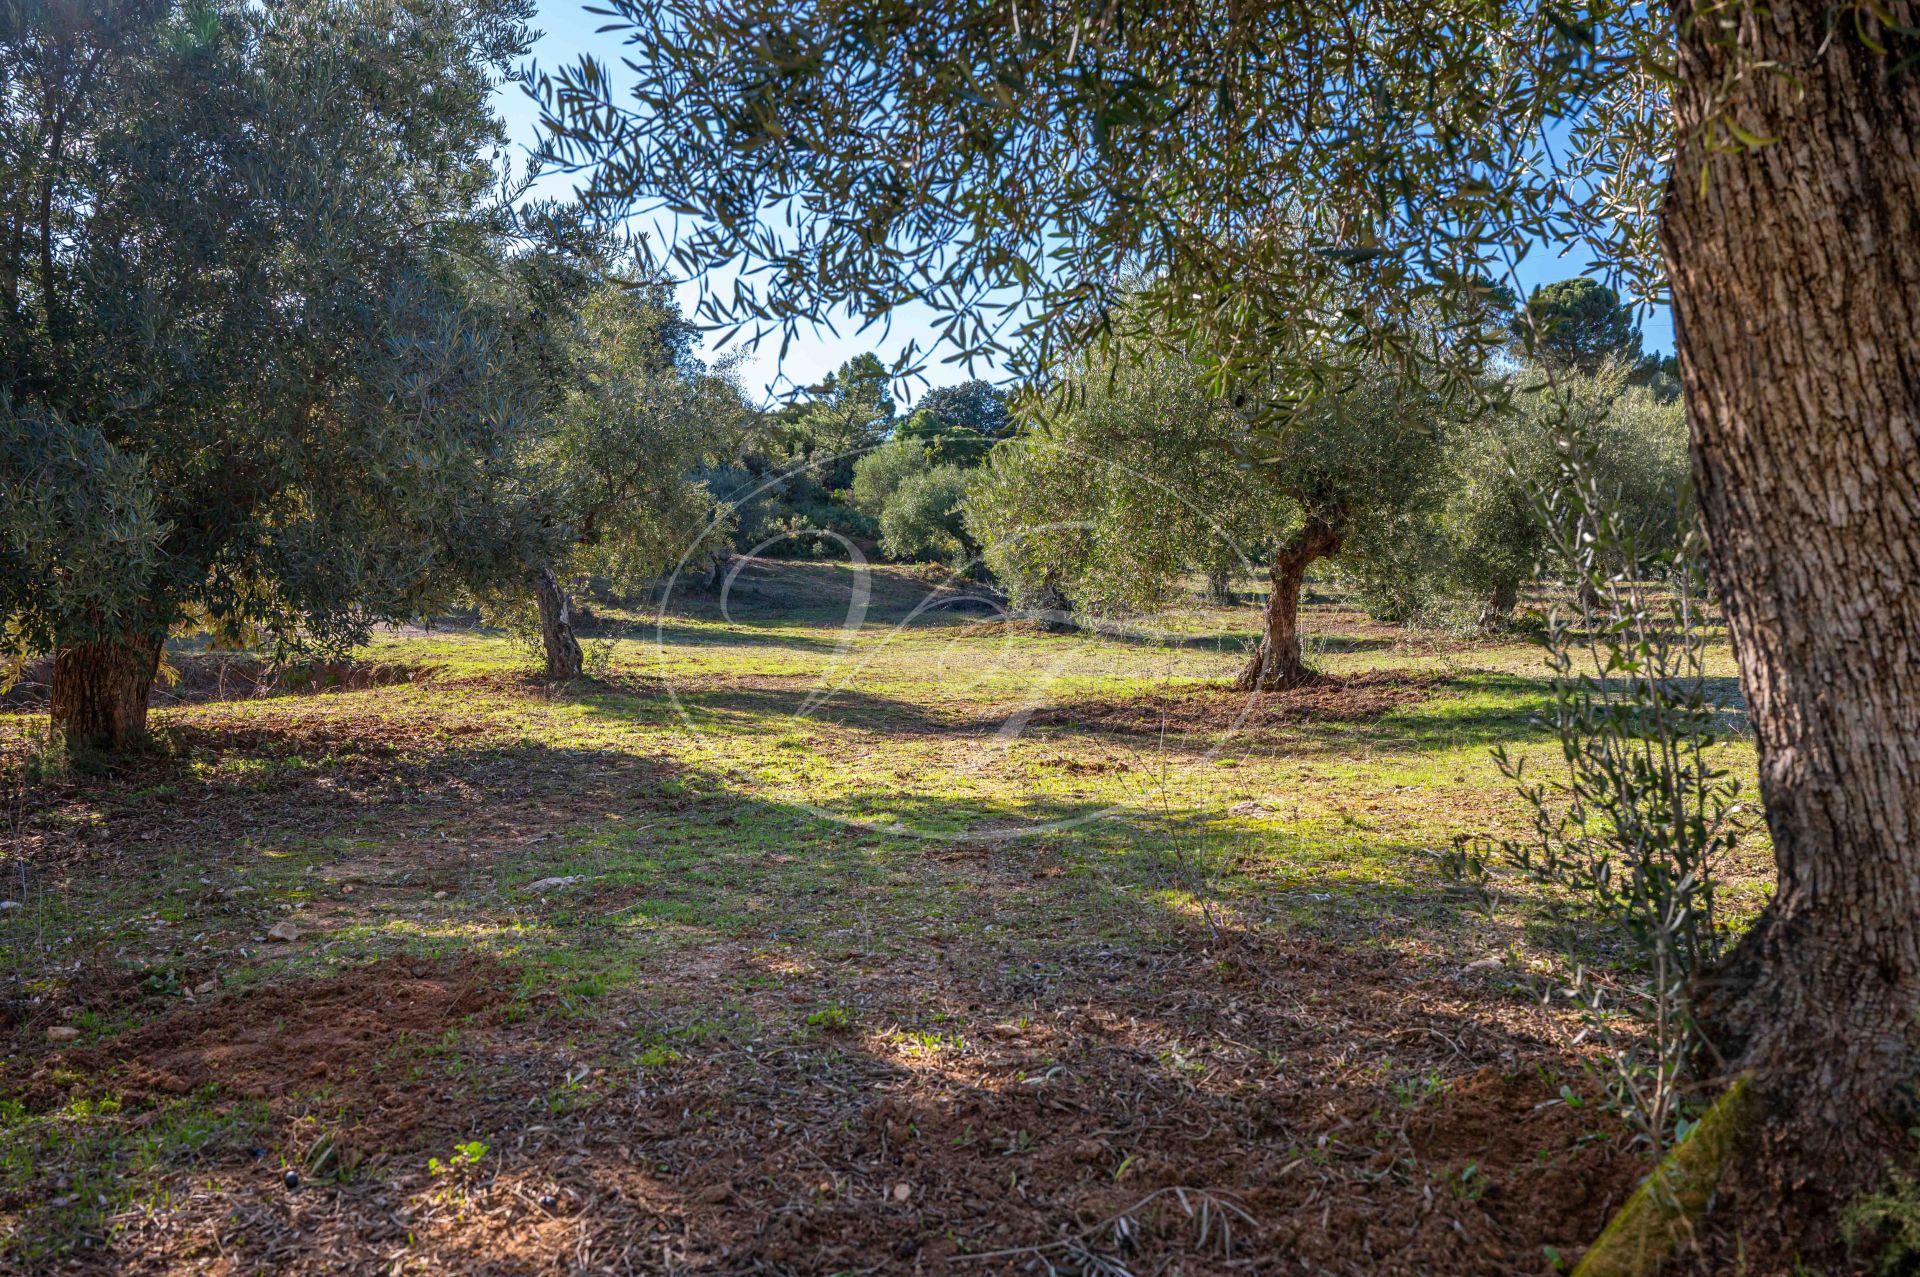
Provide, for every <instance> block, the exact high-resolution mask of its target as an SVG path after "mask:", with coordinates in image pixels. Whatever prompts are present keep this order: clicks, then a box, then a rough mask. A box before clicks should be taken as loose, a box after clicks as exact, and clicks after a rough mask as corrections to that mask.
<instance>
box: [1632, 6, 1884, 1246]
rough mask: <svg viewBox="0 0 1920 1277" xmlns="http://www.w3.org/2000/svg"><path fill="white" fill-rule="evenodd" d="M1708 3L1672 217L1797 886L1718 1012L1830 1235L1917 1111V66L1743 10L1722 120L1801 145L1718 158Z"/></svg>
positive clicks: (1678, 300) (1682, 348)
mask: <svg viewBox="0 0 1920 1277" xmlns="http://www.w3.org/2000/svg"><path fill="white" fill-rule="evenodd" d="M1695 3H1696V5H1697V8H1698V11H1699V13H1700V17H1701V23H1700V26H1699V29H1698V30H1697V31H1694V30H1689V31H1686V32H1684V33H1683V35H1682V38H1681V43H1680V59H1681V60H1680V67H1681V74H1682V88H1681V90H1680V91H1679V92H1678V93H1677V95H1676V99H1675V110H1676V117H1677V123H1678V125H1679V129H1680V136H1681V138H1682V139H1683V146H1682V149H1681V151H1680V153H1679V156H1678V160H1677V162H1676V164H1675V167H1674V177H1673V184H1672V187H1671V189H1670V191H1669V192H1668V196H1667V203H1666V207H1665V211H1664V225H1663V232H1662V235H1663V243H1664V247H1665V250H1666V254H1667V259H1668V267H1669V270H1670V273H1671V278H1672V287H1673V302H1674V314H1675V322H1676V327H1677V331H1678V334H1679V338H1680V340H1679V343H1678V344H1679V356H1680V370H1681V376H1682V379H1683V381H1684V384H1685V386H1686V391H1687V405H1688V413H1689V416H1690V418H1691V424H1692V429H1693V451H1694V469H1695V479H1696V483H1697V487H1698V491H1699V497H1700V512H1701V517H1702V519H1703V521H1704V523H1705V526H1706V530H1707V534H1708V539H1709V545H1710V550H1711V555H1712V564H1713V576H1714V580H1715V582H1716V584H1717V586H1718V588H1719V590H1720V593H1721V597H1722V600H1723V602H1724V605H1725V609H1726V616H1727V625H1728V629H1729V631H1730V633H1731V634H1732V637H1733V641H1734V647H1735V651H1736V653H1737V655H1738V658H1739V664H1740V674H1741V684H1742V687H1743V689H1744V691H1745V693H1746V699H1747V705H1748V710H1749V713H1750V715H1751V718H1752V721H1753V726H1754V733H1755V736H1756V738H1757V743H1758V746H1759V756H1760V786H1761V792H1762V795H1763V796H1764V798H1765V800H1766V808H1767V821H1768V824H1769V826H1770V827H1771V829H1772V833H1773V843H1774V857H1775V861H1776V865H1777V868H1778V874H1779V883H1778V890H1777V892H1776V894H1775V896H1774V898H1773V900H1772V902H1771V903H1770V904H1769V905H1768V906H1767V908H1766V910H1765V912H1764V913H1763V914H1762V915H1761V917H1760V920H1759V922H1758V924H1757V925H1756V926H1755V927H1754V928H1753V930H1752V931H1751V932H1750V933H1749V934H1748V935H1747V936H1746V937H1745V938H1744V939H1743V940H1742V942H1741V944H1740V945H1739V947H1738V949H1737V950H1736V951H1735V953H1734V954H1733V955H1732V957H1731V958H1730V959H1729V960H1728V961H1727V962H1726V963H1724V964H1723V965H1722V967H1721V969H1720V970H1718V971H1717V972H1713V973H1710V974H1709V976H1708V977H1707V978H1706V979H1705V980H1703V981H1702V983H1701V985H1700V987H1699V994H1700V1007H1701V1010H1702V1012H1703V1014H1704V1023H1705V1025H1706V1026H1707V1028H1708V1029H1709V1031H1710V1033H1711V1035H1712V1036H1713V1037H1714V1045H1715V1046H1716V1047H1717V1049H1718V1050H1719V1051H1720V1053H1721V1054H1722V1056H1723V1058H1724V1065H1723V1067H1724V1069H1725V1071H1726V1073H1727V1074H1728V1075H1732V1074H1736V1073H1746V1074H1748V1075H1750V1076H1751V1078H1752V1079H1753V1083H1754V1085H1755V1087H1756V1088H1757V1090H1758V1092H1759V1095H1760V1098H1761V1103H1760V1104H1758V1105H1757V1106H1756V1108H1757V1111H1759V1112H1761V1113H1764V1114H1766V1119H1765V1122H1764V1125H1763V1127H1762V1128H1761V1129H1760V1130H1759V1131H1758V1132H1757V1133H1756V1135H1755V1138H1754V1139H1753V1141H1752V1142H1751V1146H1750V1147H1749V1148H1747V1149H1746V1150H1745V1152H1744V1155H1743V1156H1742V1157H1740V1158H1739V1159H1737V1160H1736V1163H1735V1179H1734V1184H1735V1187H1734V1189H1733V1196H1734V1200H1735V1201H1736V1203H1737V1202H1739V1201H1741V1199H1742V1198H1743V1197H1744V1198H1745V1202H1746V1205H1745V1206H1744V1207H1743V1208H1741V1210H1740V1213H1739V1218H1740V1219H1741V1220H1742V1221H1743V1226H1745V1224H1747V1223H1750V1222H1751V1221H1752V1220H1753V1219H1754V1218H1755V1217H1756V1216H1759V1215H1761V1214H1762V1213H1763V1212H1769V1211H1778V1212H1779V1218H1780V1219H1781V1220H1783V1221H1784V1222H1782V1223H1781V1224H1780V1225H1779V1227H1780V1228H1781V1229H1782V1230H1783V1240H1784V1241H1785V1242H1787V1243H1788V1244H1789V1246H1791V1245H1797V1244H1802V1243H1810V1244H1813V1245H1815V1246H1817V1245H1818V1244H1819V1236H1818V1234H1819V1230H1820V1228H1821V1227H1822V1224H1821V1221H1822V1220H1826V1219H1830V1212H1831V1210H1832V1209H1833V1208H1834V1207H1836V1206H1838V1205H1840V1204H1841V1202H1842V1200H1843V1199H1844V1197H1845V1196H1846V1195H1847V1194H1849V1193H1851V1192H1853V1191H1854V1190H1855V1189H1856V1188H1857V1187H1858V1186H1859V1184H1860V1182H1861V1179H1862V1177H1866V1176H1872V1175H1875V1174H1877V1173H1878V1172H1879V1170H1880V1168H1881V1166H1882V1165H1883V1164H1884V1158H1883V1154H1886V1153H1890V1152H1893V1151H1894V1150H1896V1149H1902V1148H1904V1149H1906V1150H1907V1151H1909V1152H1910V1151H1911V1146H1910V1145H1909V1144H1906V1143H1905V1140H1906V1136H1905V1135H1904V1132H1905V1130H1906V1129H1907V1128H1908V1127H1909V1126H1913V1125H1916V1124H1920V1122H1917V1120H1916V1114H1915V1113H1914V1111H1913V1110H1912V1107H1911V1096H1912V1094H1913V1092H1912V1090H1911V1087H1912V1086H1913V1084H1914V1083H1915V1082H1916V1080H1920V1071H1917V1070H1916V1059H1920V1052H1917V1051H1916V1047H1917V1046H1920V1043H1916V1040H1915V1012H1916V1010H1920V74H1916V71H1915V69H1914V68H1912V67H1908V68H1906V69H1905V70H1903V71H1897V72H1896V71H1894V70H1893V63H1895V62H1897V61H1898V60H1899V59H1900V58H1901V57H1902V56H1903V55H1904V54H1907V53H1911V52H1912V51H1913V48H1912V41H1911V40H1903V39H1902V38H1901V37H1899V36H1897V35H1895V34H1894V33H1892V32H1889V31H1887V30H1886V29H1885V28H1884V27H1879V26H1878V24H1877V23H1875V22H1874V21H1873V19H1872V18H1870V17H1866V16H1865V15H1864V13H1863V15H1862V16H1861V19H1860V21H1861V22H1864V23H1866V24H1867V25H1868V26H1871V27H1874V28H1876V29H1877V31H1878V35H1879V37H1880V38H1881V39H1882V40H1884V41H1886V42H1887V43H1889V44H1891V45H1892V46H1893V50H1892V53H1891V54H1890V55H1883V54H1879V53H1875V52H1873V51H1872V50H1870V49H1868V48H1866V47H1865V46H1864V45H1863V43H1862V41H1861V39H1860V38H1859V37H1858V36H1857V35H1856V33H1855V31H1854V26H1855V22H1854V19H1853V18H1852V17H1850V16H1844V15H1843V16H1841V17H1839V18H1834V19H1832V20H1831V22H1830V20H1829V18H1830V15H1831V12H1832V11H1831V10H1830V8H1829V7H1828V6H1825V5H1821V4H1813V3H1807V2H1805V0H1798V2H1794V3H1785V4H1779V5H1775V6H1772V7H1770V8H1747V9H1742V10H1740V11H1738V16H1737V19H1736V20H1737V22H1738V31H1739V37H1738V44H1739V50H1738V56H1740V57H1741V58H1743V59H1745V61H1744V63H1743V65H1745V66H1746V67H1748V68H1752V67H1754V66H1762V69H1760V70H1752V69H1748V70H1746V71H1745V73H1744V74H1743V75H1742V76H1741V77H1739V80H1740V82H1741V83H1742V87H1741V88H1740V90H1739V91H1738V92H1737V93H1736V95H1735V98H1734V103H1733V106H1732V107H1731V110H1732V112H1733V114H1734V115H1735V116H1736V117H1737V118H1738V120H1739V123H1740V125H1741V127H1742V128H1743V129H1744V130H1745V131H1746V132H1747V133H1748V134H1759V135H1767V136H1773V137H1777V138H1779V139H1780V140H1779V141H1778V142H1777V143H1774V144H1772V145H1769V146H1766V147H1764V148H1762V149H1760V150H1758V151H1756V152H1751V153H1747V154H1727V153H1721V154H1716V155H1712V156H1711V157H1707V156H1706V152H1705V148H1704V146H1703V144H1702V143H1701V141H1700V140H1699V139H1700V135H1701V130H1702V128H1703V122H1704V121H1705V120H1706V119H1707V118H1708V117H1709V115H1710V113H1711V112H1712V111H1713V110H1714V109H1715V98H1714V94H1715V92H1716V90H1717V89H1718V87H1719V86H1722V85H1724V84H1728V83H1735V82H1736V81H1735V78H1734V77H1733V76H1731V75H1730V74H1729V72H1730V70H1731V69H1732V67H1733V63H1731V62H1730V59H1731V58H1733V57H1734V56H1736V55H1735V52H1734V51H1733V50H1732V49H1730V48H1729V47H1727V46H1726V43H1725V40H1726V32H1725V31H1723V30H1722V28H1721V25H1720V23H1721V15H1722V14H1723V13H1724V12H1726V11H1724V10H1721V9H1717V8H1712V7H1710V6H1707V5H1706V4H1705V3H1704V0H1695ZM1691 7H1694V6H1690V5H1689V4H1686V3H1683V4H1682V5H1681V6H1680V8H1681V10H1682V12H1681V14H1680V17H1681V19H1682V21H1683V23H1685V22H1686V21H1687V20H1688V18H1689V16H1690V15H1689V12H1688V10H1689V9H1690V8H1691ZM1897 9H1899V10H1901V11H1904V12H1905V14H1906V21H1908V22H1914V21H1916V20H1920V14H1916V12H1915V11H1914V9H1912V8H1911V7H1909V6H1898V7H1897ZM1768 66H1771V67H1777V68H1790V69H1791V70H1792V73H1791V74H1785V73H1782V72H1780V71H1777V70H1769V69H1765V67H1768ZM1719 133H1720V134H1721V135H1725V130H1724V128H1721V129H1720V130H1719ZM1703 158H1704V162H1705V163H1706V182H1705V189H1704V190H1703V189H1702V183H1701V164H1702V162H1703ZM1808 1228H1811V1229H1813V1230H1814V1231H1813V1232H1803V1231H1800V1230H1804V1229H1808ZM1748 1253H1749V1254H1753V1253H1755V1252H1754V1251H1752V1250H1749V1251H1748ZM1760 1253H1765V1252H1760ZM1776 1253H1779V1254H1780V1263H1781V1266H1782V1267H1785V1266H1786V1265H1787V1264H1788V1263H1789V1262H1790V1260H1791V1254H1790V1253H1787V1252H1786V1251H1781V1252H1776Z"/></svg>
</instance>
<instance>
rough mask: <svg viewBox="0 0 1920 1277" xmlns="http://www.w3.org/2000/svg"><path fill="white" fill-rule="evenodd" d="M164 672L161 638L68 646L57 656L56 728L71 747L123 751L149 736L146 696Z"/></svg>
mask: <svg viewBox="0 0 1920 1277" xmlns="http://www.w3.org/2000/svg"><path fill="white" fill-rule="evenodd" d="M159 671H160V638H159V636H158V635H141V636H138V637H134V638H129V639H98V640H94V641H91V642H85V643H68V644H65V645H63V646H62V647H61V648H60V649H59V650H58V651H56V652H55V653H54V655H53V688H52V717H53V726H54V730H56V731H58V732H59V733H60V735H61V736H62V738H64V739H65V741H66V743H67V747H68V748H69V749H83V750H124V749H131V748H133V747H135V746H137V745H139V744H140V743H141V742H142V741H144V740H145V739H146V736H147V697H148V695H149V694H150V693H151V692H152V691H153V680H154V676H155V675H156V674H158V673H159Z"/></svg>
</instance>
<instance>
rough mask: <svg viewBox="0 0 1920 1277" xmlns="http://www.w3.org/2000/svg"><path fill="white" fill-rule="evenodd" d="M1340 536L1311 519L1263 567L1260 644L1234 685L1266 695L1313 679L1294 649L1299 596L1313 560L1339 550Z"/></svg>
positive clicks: (1297, 643) (1296, 647)
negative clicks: (1264, 583)
mask: <svg viewBox="0 0 1920 1277" xmlns="http://www.w3.org/2000/svg"><path fill="white" fill-rule="evenodd" d="M1341 539H1342V538H1341V536H1340V533H1339V532H1338V530H1336V529H1335V528H1334V526H1333V525H1332V524H1330V523H1327V522H1325V521H1323V520H1321V519H1318V518H1314V519H1309V520H1307V525H1306V527H1304V528H1302V529H1301V530H1300V532H1299V534H1298V535H1296V536H1295V537H1293V538H1292V539H1291V540H1289V541H1288V542H1287V543H1286V544H1285V545H1283V546H1281V547H1280V549H1279V550H1278V551H1277V552H1276V553H1275V554H1274V556H1273V563H1272V564H1271V565H1270V566H1269V567H1268V568H1267V580H1268V583H1269V587H1270V588H1269V589H1268V591H1267V609H1266V621H1265V628H1264V630H1263V631H1262V633H1261V636H1260V646H1259V647H1258V648H1256V649H1255V650H1254V653H1253V657H1252V659H1250V660H1249V661H1248V662H1247V665H1246V668H1245V669H1243V670H1242V671H1241V672H1240V678H1239V681H1238V682H1237V683H1236V684H1235V686H1237V687H1239V688H1240V689H1241V690H1243V691H1249V692H1270V691H1275V690H1278V689H1280V688H1285V687H1298V686H1299V685H1300V684H1302V683H1305V682H1307V681H1309V680H1311V679H1312V678H1313V671H1312V669H1310V668H1309V667H1308V665H1307V663H1306V660H1305V658H1304V657H1303V656H1302V654H1301V651H1300V594H1301V591H1302V589H1303V588H1304V587H1305V585H1306V580H1307V569H1308V568H1309V567H1310V566H1312V565H1313V563H1314V562H1315V560H1318V559H1322V558H1325V557H1326V556H1327V555H1330V554H1338V553H1339V552H1340V542H1341Z"/></svg>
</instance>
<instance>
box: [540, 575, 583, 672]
mask: <svg viewBox="0 0 1920 1277" xmlns="http://www.w3.org/2000/svg"><path fill="white" fill-rule="evenodd" d="M533 598H534V602H535V603H536V604H538V605H539V608H540V644H541V646H542V648H544V649H545V651H546V654H547V677H548V678H550V679H552V680H554V681H555V682H566V681H568V680H570V679H576V678H579V677H580V669H581V655H580V640H579V638H577V637H576V636H575V635H574V632H573V604H572V603H571V602H570V601H569V600H568V598H567V592H566V590H564V589H562V588H561V586H560V580H559V578H558V577H556V576H554V574H553V569H552V568H546V567H543V568H541V569H539V570H538V571H537V572H535V573H534V575H533Z"/></svg>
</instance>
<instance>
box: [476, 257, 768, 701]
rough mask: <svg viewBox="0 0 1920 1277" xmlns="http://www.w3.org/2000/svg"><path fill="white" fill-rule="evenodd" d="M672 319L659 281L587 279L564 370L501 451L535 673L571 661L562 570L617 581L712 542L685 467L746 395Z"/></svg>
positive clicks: (718, 451)
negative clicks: (524, 579) (548, 397)
mask: <svg viewBox="0 0 1920 1277" xmlns="http://www.w3.org/2000/svg"><path fill="white" fill-rule="evenodd" d="M547 322H549V323H552V322H555V320H553V319H549V320H548V321H547ZM680 324H681V320H680V315H679V312H678V310H677V309H676V308H675V307H674V306H673V304H672V298H671V294H670V293H667V292H666V291H665V290H664V289H661V288H655V289H650V290H638V289H635V288H634V287H632V286H630V285H628V284H624V283H620V282H615V281H602V282H600V283H599V284H598V285H596V286H595V287H594V288H593V289H592V291H591V292H589V293H588V294H587V296H586V297H585V298H583V299H582V301H581V304H580V306H579V309H578V312H577V314H576V315H574V316H573V317H571V322H570V323H569V324H568V327H569V328H570V329H571V332H570V334H569V337H568V345H569V346H570V348H571V350H570V353H571V358H570V359H569V361H568V362H567V364H566V365H565V370H564V375H565V378H566V382H567V384H566V385H565V388H564V390H563V392H562V393H561V394H560V395H559V396H558V399H557V402H555V403H553V404H552V405H551V407H550V408H549V409H548V410H547V411H546V412H545V413H543V414H541V416H540V418H539V424H538V426H537V427H535V428H533V429H531V430H529V431H527V432H526V433H525V435H524V437H523V438H522V440H521V441H520V444H519V448H518V450H517V452H516V455H515V457H514V473H515V477H516V480H517V485H518V491H519V495H520V498H521V501H522V502H523V506H522V508H521V509H520V511H519V512H518V513H519V519H518V522H519V524H520V526H521V528H522V530H523V535H522V538H521V546H522V561H523V564H524V566H525V569H526V575H528V576H530V577H531V578H532V582H533V597H534V603H535V605H536V608H537V610H538V613H539V621H540V637H541V644H542V649H543V651H544V654H545V658H546V674H547V677H549V678H552V679H570V678H577V677H579V675H580V673H581V651H580V644H579V640H578V638H577V636H576V634H575V630H574V612H573V605H572V602H571V598H570V594H569V582H570V581H573V580H576V579H580V578H584V577H589V576H591V577H596V578H600V579H602V580H604V581H606V582H609V583H611V585H612V587H613V588H615V589H616V590H618V589H631V588H632V587H633V586H635V585H636V584H638V583H639V582H641V581H644V580H646V579H647V578H649V577H653V576H656V575H658V574H659V573H660V572H662V571H664V570H666V569H667V568H669V567H672V566H674V565H675V564H676V563H677V562H680V561H681V560H682V559H686V560H688V562H689V563H690V565H691V566H695V567H700V566H704V564H705V562H706V561H707V560H709V559H711V558H712V557H713V556H714V554H715V553H716V552H717V551H718V549H719V547H720V543H721V538H720V537H719V536H718V535H717V534H716V529H715V528H714V527H713V526H712V525H713V521H714V516H715V513H716V511H715V509H714V503H713V500H712V497H711V495H710V494H709V492H708V490H707V488H706V486H705V484H704V483H702V482H700V481H699V480H698V478H697V477H696V471H697V469H698V467H699V466H700V465H701V464H702V463H703V462H707V461H710V460H712V459H713V458H715V457H716V456H720V455H724V454H725V453H727V452H728V451H729V445H730V444H731V443H732V442H734V441H735V440H737V438H738V437H739V433H740V429H741V424H742V421H743V420H744V417H745V413H746V409H745V405H744V403H743V401H742V398H741V395H740V392H739V388H738V387H737V386H736V385H735V384H734V383H733V381H732V380H731V379H730V378H729V377H728V376H726V375H725V374H724V372H723V373H713V372H710V371H708V370H707V369H705V368H703V367H700V366H699V365H698V364H697V363H695V362H693V361H692V360H691V359H690V358H688V357H686V355H685V353H684V352H685V348H684V346H678V347H676V334H677V333H678V331H679V328H680ZM676 353H678V354H679V356H680V357H677V358H676Z"/></svg>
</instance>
